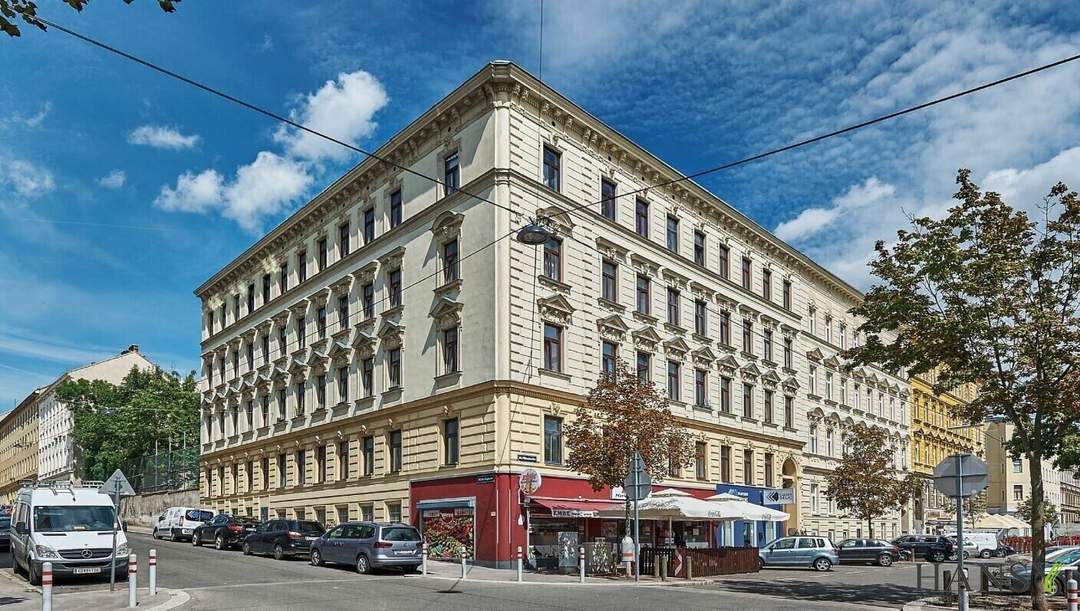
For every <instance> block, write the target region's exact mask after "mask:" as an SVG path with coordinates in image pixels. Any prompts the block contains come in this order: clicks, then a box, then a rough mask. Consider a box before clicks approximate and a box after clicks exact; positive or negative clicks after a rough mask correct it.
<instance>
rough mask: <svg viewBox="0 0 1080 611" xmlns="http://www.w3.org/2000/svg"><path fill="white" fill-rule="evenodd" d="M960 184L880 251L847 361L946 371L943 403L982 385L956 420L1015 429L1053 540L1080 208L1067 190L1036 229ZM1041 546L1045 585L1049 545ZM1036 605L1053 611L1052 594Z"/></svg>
mask: <svg viewBox="0 0 1080 611" xmlns="http://www.w3.org/2000/svg"><path fill="white" fill-rule="evenodd" d="M957 184H958V185H959V188H958V190H957V192H956V194H955V196H954V197H955V199H956V204H955V205H953V206H952V207H951V208H949V210H948V211H947V212H946V213H944V215H943V216H942V217H941V218H939V219H934V218H925V217H924V218H915V219H912V223H911V228H910V229H906V230H901V231H899V232H898V233H897V238H896V240H895V242H893V243H892V244H885V243H884V242H878V244H877V246H876V251H877V257H876V259H875V260H873V261H872V262H871V263H870V267H871V270H872V273H873V274H874V276H876V277H877V279H878V280H879V281H880V284H878V285H876V286H874V287H873V288H871V289H870V291H869V292H868V293H867V294H866V297H865V300H864V301H863V302H862V304H860V305H859V306H858V307H856V308H855V309H854V314H856V315H857V316H860V317H862V318H863V319H864V320H865V321H866V322H865V323H863V324H862V325H861V326H860V331H862V332H863V333H865V334H866V341H865V342H864V343H863V344H862V345H861V346H857V347H854V348H851V349H849V350H847V351H846V352H845V355H844V356H845V357H846V358H847V359H848V362H849V363H850V364H851V366H858V365H864V364H877V365H879V366H881V367H883V368H885V369H888V370H891V371H902V370H905V369H906V370H907V372H908V373H909V374H910V375H918V374H920V373H925V372H928V371H930V370H931V369H934V368H936V367H940V368H941V369H940V373H939V375H938V377H937V381H936V383H935V384H934V392H936V393H944V392H947V391H950V390H952V389H955V388H957V387H959V386H961V385H963V384H977V385H978V387H979V393H978V395H977V396H976V397H975V398H974V399H973V400H972V401H970V402H968V403H965V404H962V405H960V406H957V407H956V413H954V416H956V417H959V418H962V419H964V420H966V421H967V422H968V423H970V424H973V425H974V424H979V423H982V422H983V421H985V420H987V419H988V418H992V417H993V418H996V419H1001V420H1005V421H1008V422H1011V423H1012V425H1013V427H1014V428H1015V433H1014V434H1013V436H1012V438H1011V439H1009V440H1006V441H1007V447H1008V448H1009V450H1010V453H1011V454H1013V455H1014V456H1024V457H1025V458H1027V459H1028V463H1029V464H1030V465H1031V468H1030V469H1029V473H1030V477H1031V506H1032V508H1033V510H1032V512H1031V521H1030V522H1031V530H1032V532H1034V533H1042V532H1043V523H1044V521H1045V520H1044V515H1045V512H1044V511H1043V505H1044V504H1045V502H1046V491H1045V486H1044V484H1043V480H1042V472H1043V467H1044V465H1045V464H1046V463H1047V461H1050V460H1052V459H1053V457H1054V456H1056V455H1057V454H1058V453H1059V452H1061V451H1062V449H1063V448H1062V440H1064V439H1065V438H1066V435H1067V434H1068V433H1071V432H1074V431H1075V430H1076V427H1077V422H1078V417H1080V410H1078V409H1077V405H1076V403H1075V402H1072V403H1070V402H1069V400H1068V396H1069V393H1070V392H1072V391H1070V384H1071V382H1070V380H1072V379H1074V378H1075V375H1076V372H1077V371H1078V367H1077V365H1078V359H1080V315H1078V306H1080V240H1078V239H1077V238H1078V236H1080V200H1078V199H1077V195H1076V193H1075V192H1072V191H1069V189H1068V188H1067V187H1066V186H1065V185H1063V184H1060V183H1059V184H1057V185H1055V186H1054V187H1053V188H1052V189H1050V191H1049V195H1048V196H1047V197H1046V198H1045V199H1044V200H1043V201H1042V202H1041V203H1040V205H1039V214H1038V215H1037V216H1038V218H1035V219H1033V218H1030V217H1029V216H1028V214H1027V213H1025V212H1023V211H1022V210H1017V209H1014V208H1012V207H1011V206H1010V205H1008V204H1007V203H1006V202H1005V201H1004V200H1003V199H1002V198H1001V196H1000V195H998V194H997V193H993V192H982V191H980V190H979V187H978V185H976V184H975V183H974V182H973V181H972V180H971V176H970V172H969V171H968V170H961V171H960V172H959V174H958V176H957ZM1033 539H1034V543H1033V549H1032V558H1033V562H1032V581H1033V583H1040V582H1041V581H1042V579H1043V576H1044V572H1045V551H1046V550H1045V542H1044V541H1043V539H1042V537H1040V536H1036V537H1034V538H1033ZM1031 604H1032V607H1033V608H1035V609H1045V608H1046V600H1045V596H1044V594H1043V592H1042V590H1041V589H1040V588H1035V589H1033V591H1032V595H1031Z"/></svg>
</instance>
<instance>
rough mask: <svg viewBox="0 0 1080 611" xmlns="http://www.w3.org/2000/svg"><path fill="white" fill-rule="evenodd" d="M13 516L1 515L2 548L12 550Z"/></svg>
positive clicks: (0, 535)
mask: <svg viewBox="0 0 1080 611" xmlns="http://www.w3.org/2000/svg"><path fill="white" fill-rule="evenodd" d="M10 530H11V515H10V514H9V515H0V547H2V548H4V549H11V532H10Z"/></svg>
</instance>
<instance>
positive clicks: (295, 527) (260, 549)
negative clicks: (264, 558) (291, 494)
mask: <svg viewBox="0 0 1080 611" xmlns="http://www.w3.org/2000/svg"><path fill="white" fill-rule="evenodd" d="M325 533H326V529H325V528H323V525H322V524H319V523H318V522H316V521H314V520H286V519H284V518H275V519H273V520H267V521H266V522H264V523H262V524H260V525H258V526H257V527H256V529H255V532H253V533H251V534H249V535H248V536H247V537H245V538H244V542H243V550H244V553H245V554H260V555H265V554H273V556H274V558H277V559H278V560H283V559H285V558H286V557H291V556H307V555H308V552H309V551H310V550H311V543H312V542H313V541H315V540H316V539H318V538H319V537H321V536H323V535H324V534H325Z"/></svg>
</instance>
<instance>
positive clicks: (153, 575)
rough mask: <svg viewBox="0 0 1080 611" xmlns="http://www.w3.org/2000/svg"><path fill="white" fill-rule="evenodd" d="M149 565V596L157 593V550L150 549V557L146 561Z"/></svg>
mask: <svg viewBox="0 0 1080 611" xmlns="http://www.w3.org/2000/svg"><path fill="white" fill-rule="evenodd" d="M147 564H149V565H150V596H156V595H157V550H156V549H152V550H150V558H149V560H148V562H147Z"/></svg>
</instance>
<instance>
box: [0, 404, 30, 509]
mask: <svg viewBox="0 0 1080 611" xmlns="http://www.w3.org/2000/svg"><path fill="white" fill-rule="evenodd" d="M39 391H40V389H39V390H35V391H34V392H32V393H30V394H29V395H27V396H26V398H25V399H23V400H22V402H20V403H19V404H18V405H17V406H15V409H13V410H11V411H10V412H8V413H6V414H4V417H3V419H2V420H0V502H2V503H3V504H5V505H10V504H11V503H12V501H14V500H15V494H16V493H17V492H18V491H19V482H22V481H23V480H34V479H37V469H38V409H37V398H38V393H39Z"/></svg>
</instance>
